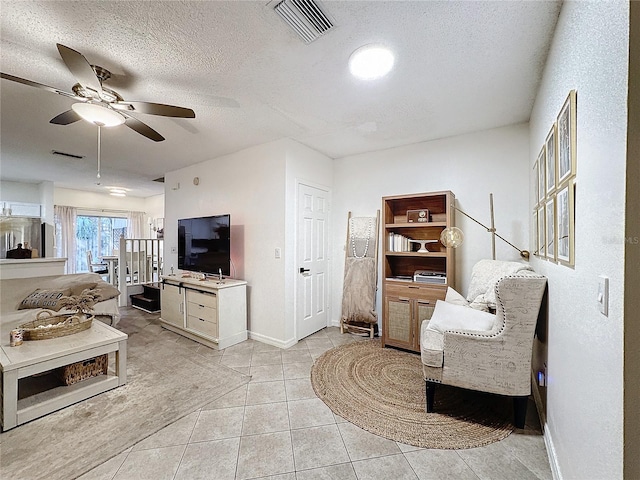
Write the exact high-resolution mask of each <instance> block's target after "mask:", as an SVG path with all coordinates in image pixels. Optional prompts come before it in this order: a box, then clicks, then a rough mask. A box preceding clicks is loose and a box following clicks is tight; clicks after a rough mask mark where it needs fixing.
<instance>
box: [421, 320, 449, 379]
mask: <svg viewBox="0 0 640 480" xmlns="http://www.w3.org/2000/svg"><path fill="white" fill-rule="evenodd" d="M428 326H429V320H424V321H423V322H422V325H421V327H420V359H421V360H422V363H423V364H425V365H427V366H429V367H436V368H442V364H443V354H442V352H443V350H444V335H443V334H442V332H438V331H436V330H430V329H429V328H428Z"/></svg>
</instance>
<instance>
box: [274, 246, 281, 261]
mask: <svg viewBox="0 0 640 480" xmlns="http://www.w3.org/2000/svg"><path fill="white" fill-rule="evenodd" d="M275 255H276V258H280V257H282V250H281V249H280V247H276V251H275Z"/></svg>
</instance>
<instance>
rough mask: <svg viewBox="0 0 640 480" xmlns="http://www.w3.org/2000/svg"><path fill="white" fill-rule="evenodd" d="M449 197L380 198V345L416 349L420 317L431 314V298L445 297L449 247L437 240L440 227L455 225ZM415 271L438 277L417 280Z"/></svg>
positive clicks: (451, 267)
mask: <svg viewBox="0 0 640 480" xmlns="http://www.w3.org/2000/svg"><path fill="white" fill-rule="evenodd" d="M454 201H455V195H454V194H453V193H452V192H450V191H443V192H432V193H422V194H413V195H397V196H391V197H383V198H382V212H383V225H384V228H383V233H382V234H383V244H384V265H383V273H384V279H383V283H382V297H383V303H384V308H383V312H382V345H383V346H393V347H398V348H403V349H406V350H411V351H414V352H419V351H420V325H421V323H422V321H423V320H425V319H428V318H431V314H432V313H433V309H434V307H435V303H436V300H444V297H445V295H446V292H447V287H448V286H452V287H453V286H454V285H455V256H454V255H455V253H454V249H452V248H446V247H445V246H443V245H442V244H441V243H440V241H439V239H440V234H441V233H442V231H443V230H444V229H445V228H447V227H449V226H453V225H454V209H453V208H451V205H452V203H453V202H454ZM410 211H412V212H413V213H412V214H411V215H410V216H411V218H412V221H409V216H408V212H410ZM416 211H417V212H416ZM420 212H423V213H420ZM409 239H410V240H414V241H421V242H426V243H424V244H423V245H424V247H425V248H426V250H427V251H426V252H418V249H420V247H421V245H420V244H418V243H414V242H409ZM398 250H399V251H398ZM416 271H426V272H434V273H436V274H438V275H434V278H433V282H434V283H431V282H428V283H427V282H417V281H414V275H415V273H416ZM440 274H441V275H440ZM439 282H442V283H439Z"/></svg>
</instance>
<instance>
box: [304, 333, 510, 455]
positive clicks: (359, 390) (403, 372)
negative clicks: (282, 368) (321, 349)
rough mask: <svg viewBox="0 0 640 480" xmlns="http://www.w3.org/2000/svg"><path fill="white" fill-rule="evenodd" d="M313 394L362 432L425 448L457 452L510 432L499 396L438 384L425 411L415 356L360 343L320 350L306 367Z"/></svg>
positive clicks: (505, 403) (419, 366)
mask: <svg viewBox="0 0 640 480" xmlns="http://www.w3.org/2000/svg"><path fill="white" fill-rule="evenodd" d="M311 384H312V385H313V389H314V390H315V392H316V395H318V397H319V398H320V399H321V400H322V401H323V402H324V403H326V404H327V405H328V406H329V408H330V409H331V410H332V411H333V412H334V413H336V414H337V415H340V416H341V417H343V418H344V419H346V420H348V421H349V422H351V423H353V424H354V425H357V426H358V427H360V428H363V429H364V430H367V431H369V432H372V433H375V434H376V435H380V436H382V437H385V438H388V439H391V440H395V441H398V442H402V443H406V444H409V445H415V446H417V447H424V448H440V449H462V448H473V447H480V446H483V445H487V444H489V443H493V442H497V441H498V440H502V439H503V438H505V437H506V436H508V435H509V434H510V433H511V432H512V431H513V428H514V427H513V425H512V423H511V422H512V418H513V410H512V408H511V402H509V401H508V399H506V398H504V397H500V396H497V395H489V394H485V393H482V392H474V391H470V390H464V389H460V388H454V387H448V386H446V385H438V386H437V388H436V395H435V403H434V410H435V412H434V413H426V410H425V391H424V377H423V376H422V363H421V361H420V356H419V355H416V354H411V353H408V352H403V351H399V350H394V349H391V348H382V347H381V344H380V341H379V340H364V341H358V342H353V343H349V344H346V345H342V346H339V347H336V348H333V349H331V350H328V351H327V352H325V353H324V354H323V355H322V356H321V357H320V358H318V359H317V360H316V362H315V363H314V365H313V367H312V369H311Z"/></svg>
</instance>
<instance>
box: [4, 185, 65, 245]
mask: <svg viewBox="0 0 640 480" xmlns="http://www.w3.org/2000/svg"><path fill="white" fill-rule="evenodd" d="M53 191H54V187H53V182H49V181H44V182H40V183H23V182H10V181H7V180H4V181H0V201H3V202H15V203H35V204H40V206H41V207H42V208H41V211H40V218H41V220H42V223H45V224H46V227H45V231H46V233H45V242H44V255H43V254H42V252H40V255H41V256H45V257H53V256H54V253H55V252H54V248H53V245H54V238H53V237H54V227H53Z"/></svg>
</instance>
